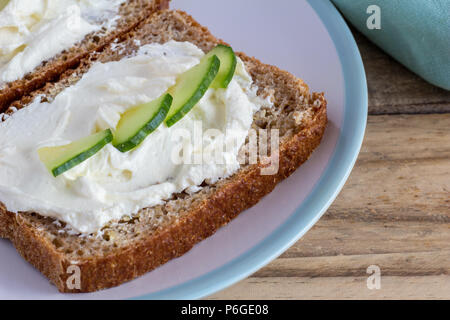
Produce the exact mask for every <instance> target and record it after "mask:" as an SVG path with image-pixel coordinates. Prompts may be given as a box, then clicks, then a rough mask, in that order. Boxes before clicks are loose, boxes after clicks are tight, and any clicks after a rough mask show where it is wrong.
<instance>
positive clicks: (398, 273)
mask: <svg viewBox="0 0 450 320" xmlns="http://www.w3.org/2000/svg"><path fill="white" fill-rule="evenodd" d="M353 31H354V30H353ZM354 34H355V38H356V40H357V43H358V45H359V48H360V51H361V55H362V57H363V60H364V64H365V68H366V72H367V78H368V86H369V113H370V115H369V119H368V126H367V131H366V137H365V140H364V144H363V147H362V150H361V154H360V156H359V158H358V161H357V163H356V166H355V168H354V170H353V172H352V174H351V176H350V178H349V180H348V181H347V183H346V185H345V187H344V188H343V190H342V192H341V193H340V195H339V196H338V198H337V199H336V201H335V202H334V203H333V205H332V206H331V207H330V208H329V210H328V211H327V213H326V214H325V215H324V216H323V217H322V219H321V220H320V221H319V222H318V223H317V224H316V225H315V226H314V227H313V228H312V229H311V230H310V231H309V232H308V233H307V234H306V235H305V236H304V237H303V238H302V239H301V240H300V241H298V242H297V243H296V244H295V245H294V246H293V247H291V248H290V249H289V250H288V251H286V252H285V253H284V254H283V255H282V256H281V257H279V258H278V259H277V260H275V261H273V262H272V263H270V264H269V265H268V266H266V267H265V268H263V269H261V270H260V271H258V272H256V273H255V274H253V275H252V276H251V277H249V278H247V279H245V280H243V281H241V282H240V283H238V284H236V285H234V286H232V287H230V288H228V289H226V290H224V291H222V292H219V293H217V294H215V295H213V296H211V297H209V298H210V299H422V298H426V299H429V298H437V299H450V92H448V91H445V90H441V89H439V88H436V87H433V86H432V85H430V84H428V83H426V82H425V81H423V80H421V79H420V78H419V77H418V76H416V75H415V74H413V73H411V72H410V71H408V70H407V69H405V68H404V67H403V66H402V65H400V64H399V63H397V62H396V61H394V60H393V59H392V58H390V57H389V56H387V55H386V54H385V53H383V52H382V51H381V50H379V49H378V48H377V47H375V46H374V45H373V44H371V43H370V42H369V41H368V40H367V39H366V38H364V37H363V36H362V35H360V34H359V33H357V32H355V31H354ZM371 265H376V266H378V267H379V268H380V273H381V277H380V280H381V281H380V284H381V288H380V289H372V290H370V289H368V286H367V278H368V277H369V276H370V275H369V274H367V268H368V267H369V266H371Z"/></svg>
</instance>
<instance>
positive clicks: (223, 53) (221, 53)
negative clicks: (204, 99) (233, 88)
mask: <svg viewBox="0 0 450 320" xmlns="http://www.w3.org/2000/svg"><path fill="white" fill-rule="evenodd" d="M212 55H216V56H217V57H218V58H219V60H220V69H219V72H218V73H217V76H216V79H214V82H213V83H212V84H211V88H214V89H219V88H224V89H226V88H227V87H228V85H229V84H230V82H231V79H233V76H234V72H235V71H236V65H237V58H236V55H235V54H234V51H233V49H231V47H229V46H226V45H223V44H219V45H217V46H216V47H215V48H214V49H212V50H211V51H210V52H209V53H208V54H207V55H206V57H210V56H212Z"/></svg>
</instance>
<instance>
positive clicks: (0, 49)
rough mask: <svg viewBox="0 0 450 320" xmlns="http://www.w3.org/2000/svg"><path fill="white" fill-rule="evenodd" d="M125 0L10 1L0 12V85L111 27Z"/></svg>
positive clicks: (17, 77) (15, 78) (20, 76)
mask: <svg viewBox="0 0 450 320" xmlns="http://www.w3.org/2000/svg"><path fill="white" fill-rule="evenodd" d="M124 1H125V0H10V1H9V2H8V3H7V5H6V6H5V7H4V8H3V10H1V11H0V85H1V84H2V83H6V82H11V81H15V80H18V79H21V78H22V77H24V76H25V75H26V74H27V73H29V72H31V71H33V70H34V69H35V68H36V67H37V66H39V65H40V64H41V63H42V62H43V61H45V60H48V59H50V58H52V57H54V56H55V55H57V54H59V53H60V52H62V51H63V50H66V49H68V48H70V47H71V46H73V45H74V44H76V43H77V42H79V41H81V40H83V38H84V37H85V36H86V35H87V34H89V33H91V32H94V31H97V30H99V29H100V28H101V27H111V26H112V24H113V23H114V21H115V20H116V18H117V12H118V9H119V6H120V4H121V3H122V2H124Z"/></svg>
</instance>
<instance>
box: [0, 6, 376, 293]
mask: <svg viewBox="0 0 450 320" xmlns="http://www.w3.org/2000/svg"><path fill="white" fill-rule="evenodd" d="M171 5H172V8H182V9H184V10H186V11H188V12H189V13H190V14H192V15H193V17H194V18H195V19H197V20H199V22H200V23H202V24H203V25H206V26H208V27H209V28H210V29H211V31H212V33H213V34H215V35H217V36H219V37H221V38H223V39H226V40H227V41H229V43H230V44H231V45H232V46H233V48H235V49H236V50H242V51H244V52H246V53H248V54H249V55H254V56H256V57H258V58H259V59H261V61H264V62H266V63H269V64H273V65H277V66H279V67H280V68H283V69H286V70H289V71H290V72H291V73H293V74H294V75H296V76H299V77H301V78H303V79H305V81H306V83H308V85H309V86H310V88H311V90H314V91H324V92H325V96H326V98H327V101H328V109H327V114H328V120H329V123H328V126H327V129H326V132H325V135H324V137H323V139H322V142H321V144H320V146H319V147H318V148H317V149H316V150H315V151H314V153H313V154H312V156H311V158H310V159H309V160H308V161H307V162H306V163H305V164H303V165H302V166H301V167H300V168H299V169H298V170H297V171H296V172H295V173H294V174H293V175H292V176H291V177H289V178H288V179H286V180H285V181H283V182H282V183H280V184H279V185H278V186H277V188H276V189H275V190H274V191H273V192H272V193H271V194H269V195H268V196H266V197H264V199H262V200H261V202H260V203H258V204H257V205H256V206H254V207H252V208H251V209H249V210H246V211H245V212H243V213H241V214H240V215H239V217H237V218H236V219H234V220H233V221H232V222H230V223H229V224H228V225H227V226H226V227H223V228H221V229H220V230H219V231H218V232H217V233H216V234H214V236H212V237H210V238H208V239H207V240H205V241H202V242H201V243H199V244H198V245H196V246H195V247H194V248H193V249H192V250H191V251H189V252H188V253H187V254H185V255H183V256H182V257H180V258H178V259H173V260H171V261H170V262H169V263H167V264H165V265H163V266H161V267H160V268H158V269H156V270H154V271H152V272H150V273H148V274H146V275H144V276H142V277H140V278H138V279H136V280H133V281H130V282H128V283H125V284H123V285H121V286H119V287H116V288H112V289H108V290H103V291H99V292H95V293H90V294H76V295H68V294H60V293H59V292H58V291H57V290H56V288H55V287H54V286H52V285H51V284H50V283H49V282H48V280H47V279H46V278H45V277H44V276H42V275H41V274H40V273H39V272H38V271H37V270H35V269H34V268H33V267H32V266H31V265H29V264H28V263H25V261H24V260H23V259H22V258H21V257H20V255H19V254H18V253H17V252H16V250H15V249H14V248H13V246H12V245H11V244H10V243H9V242H8V241H6V240H1V239H0V260H1V261H2V263H0V299H111V298H112V299H124V298H133V297H137V299H194V298H201V297H205V296H207V295H210V294H212V293H215V292H217V291H219V290H221V289H224V288H225V287H227V286H229V285H231V284H233V283H235V282H237V281H239V280H241V279H244V278H245V277H247V276H249V275H250V274H252V273H253V272H255V271H256V270H258V269H260V268H261V267H263V266H264V265H266V264H267V263H269V262H270V261H271V260H273V259H275V258H276V257H278V256H279V255H280V254H281V253H282V252H284V251H285V250H286V249H287V248H289V247H290V246H291V245H292V244H294V243H295V242H296V241H297V240H298V239H299V238H300V237H301V236H302V235H303V234H305V232H306V231H308V230H309V229H310V228H311V227H312V226H313V225H314V223H316V222H317V220H318V219H319V218H320V217H321V216H322V214H323V213H324V212H325V210H326V209H327V208H328V207H329V206H330V204H331V203H332V201H333V200H334V199H335V197H336V196H337V194H338V193H339V191H340V190H341V188H342V186H343V185H344V183H345V181H346V179H347V177H348V175H349V174H350V171H351V169H352V167H353V165H354V163H355V160H356V157H357V155H358V152H359V149H360V147H361V143H362V140H363V136H364V129H365V126H366V119H367V86H366V78H365V73H364V68H363V64H362V61H361V57H360V55H359V52H358V48H357V46H356V44H355V41H354V39H353V37H352V35H351V33H350V31H349V29H348V27H347V25H346V24H345V22H344V20H343V19H342V17H341V16H340V14H339V13H338V11H337V10H336V9H335V8H334V7H333V5H332V4H331V3H330V2H329V1H327V0H311V1H306V0H296V1H293V0H278V1H274V0H227V1H220V0H172V3H171ZM230 17H232V19H230Z"/></svg>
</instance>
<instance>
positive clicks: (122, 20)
mask: <svg viewBox="0 0 450 320" xmlns="http://www.w3.org/2000/svg"><path fill="white" fill-rule="evenodd" d="M169 1H170V0H127V1H125V2H124V3H123V4H122V5H121V6H120V8H119V12H118V15H119V19H118V20H117V23H116V25H115V27H114V28H113V29H110V30H106V29H104V28H103V29H102V30H100V31H97V32H93V33H90V34H88V35H87V36H86V37H85V38H84V40H82V41H81V42H80V43H77V44H75V45H74V46H72V47H71V48H69V49H68V50H65V51H63V52H61V53H60V54H58V55H56V56H55V57H54V58H52V59H50V60H48V61H44V62H42V64H41V65H40V66H38V67H36V68H35V69H34V70H33V71H32V72H30V73H28V74H26V75H25V76H24V77H23V78H22V79H19V80H16V81H13V82H9V83H5V84H0V112H2V111H4V109H5V108H6V107H7V106H8V105H9V104H10V103H11V102H12V101H14V100H17V99H20V98H21V97H22V96H24V95H26V94H29V93H30V92H31V91H33V90H36V89H39V88H41V87H42V86H43V85H45V84H46V83H47V82H49V81H54V80H56V79H57V78H58V76H59V75H60V74H62V73H63V72H64V71H66V70H67V69H69V68H74V67H76V66H77V65H78V63H79V62H80V61H81V59H83V58H84V57H86V56H87V55H88V54H89V53H90V52H92V51H99V50H101V49H102V48H103V47H104V46H105V45H107V44H109V43H110V42H111V41H112V40H114V39H115V38H117V37H119V36H120V35H122V34H124V33H127V32H128V31H130V30H131V29H133V28H135V27H136V25H137V24H138V23H140V22H141V21H143V20H144V19H145V18H147V17H148V16H149V15H151V14H152V13H153V12H155V11H157V10H160V9H167V8H168V6H169Z"/></svg>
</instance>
